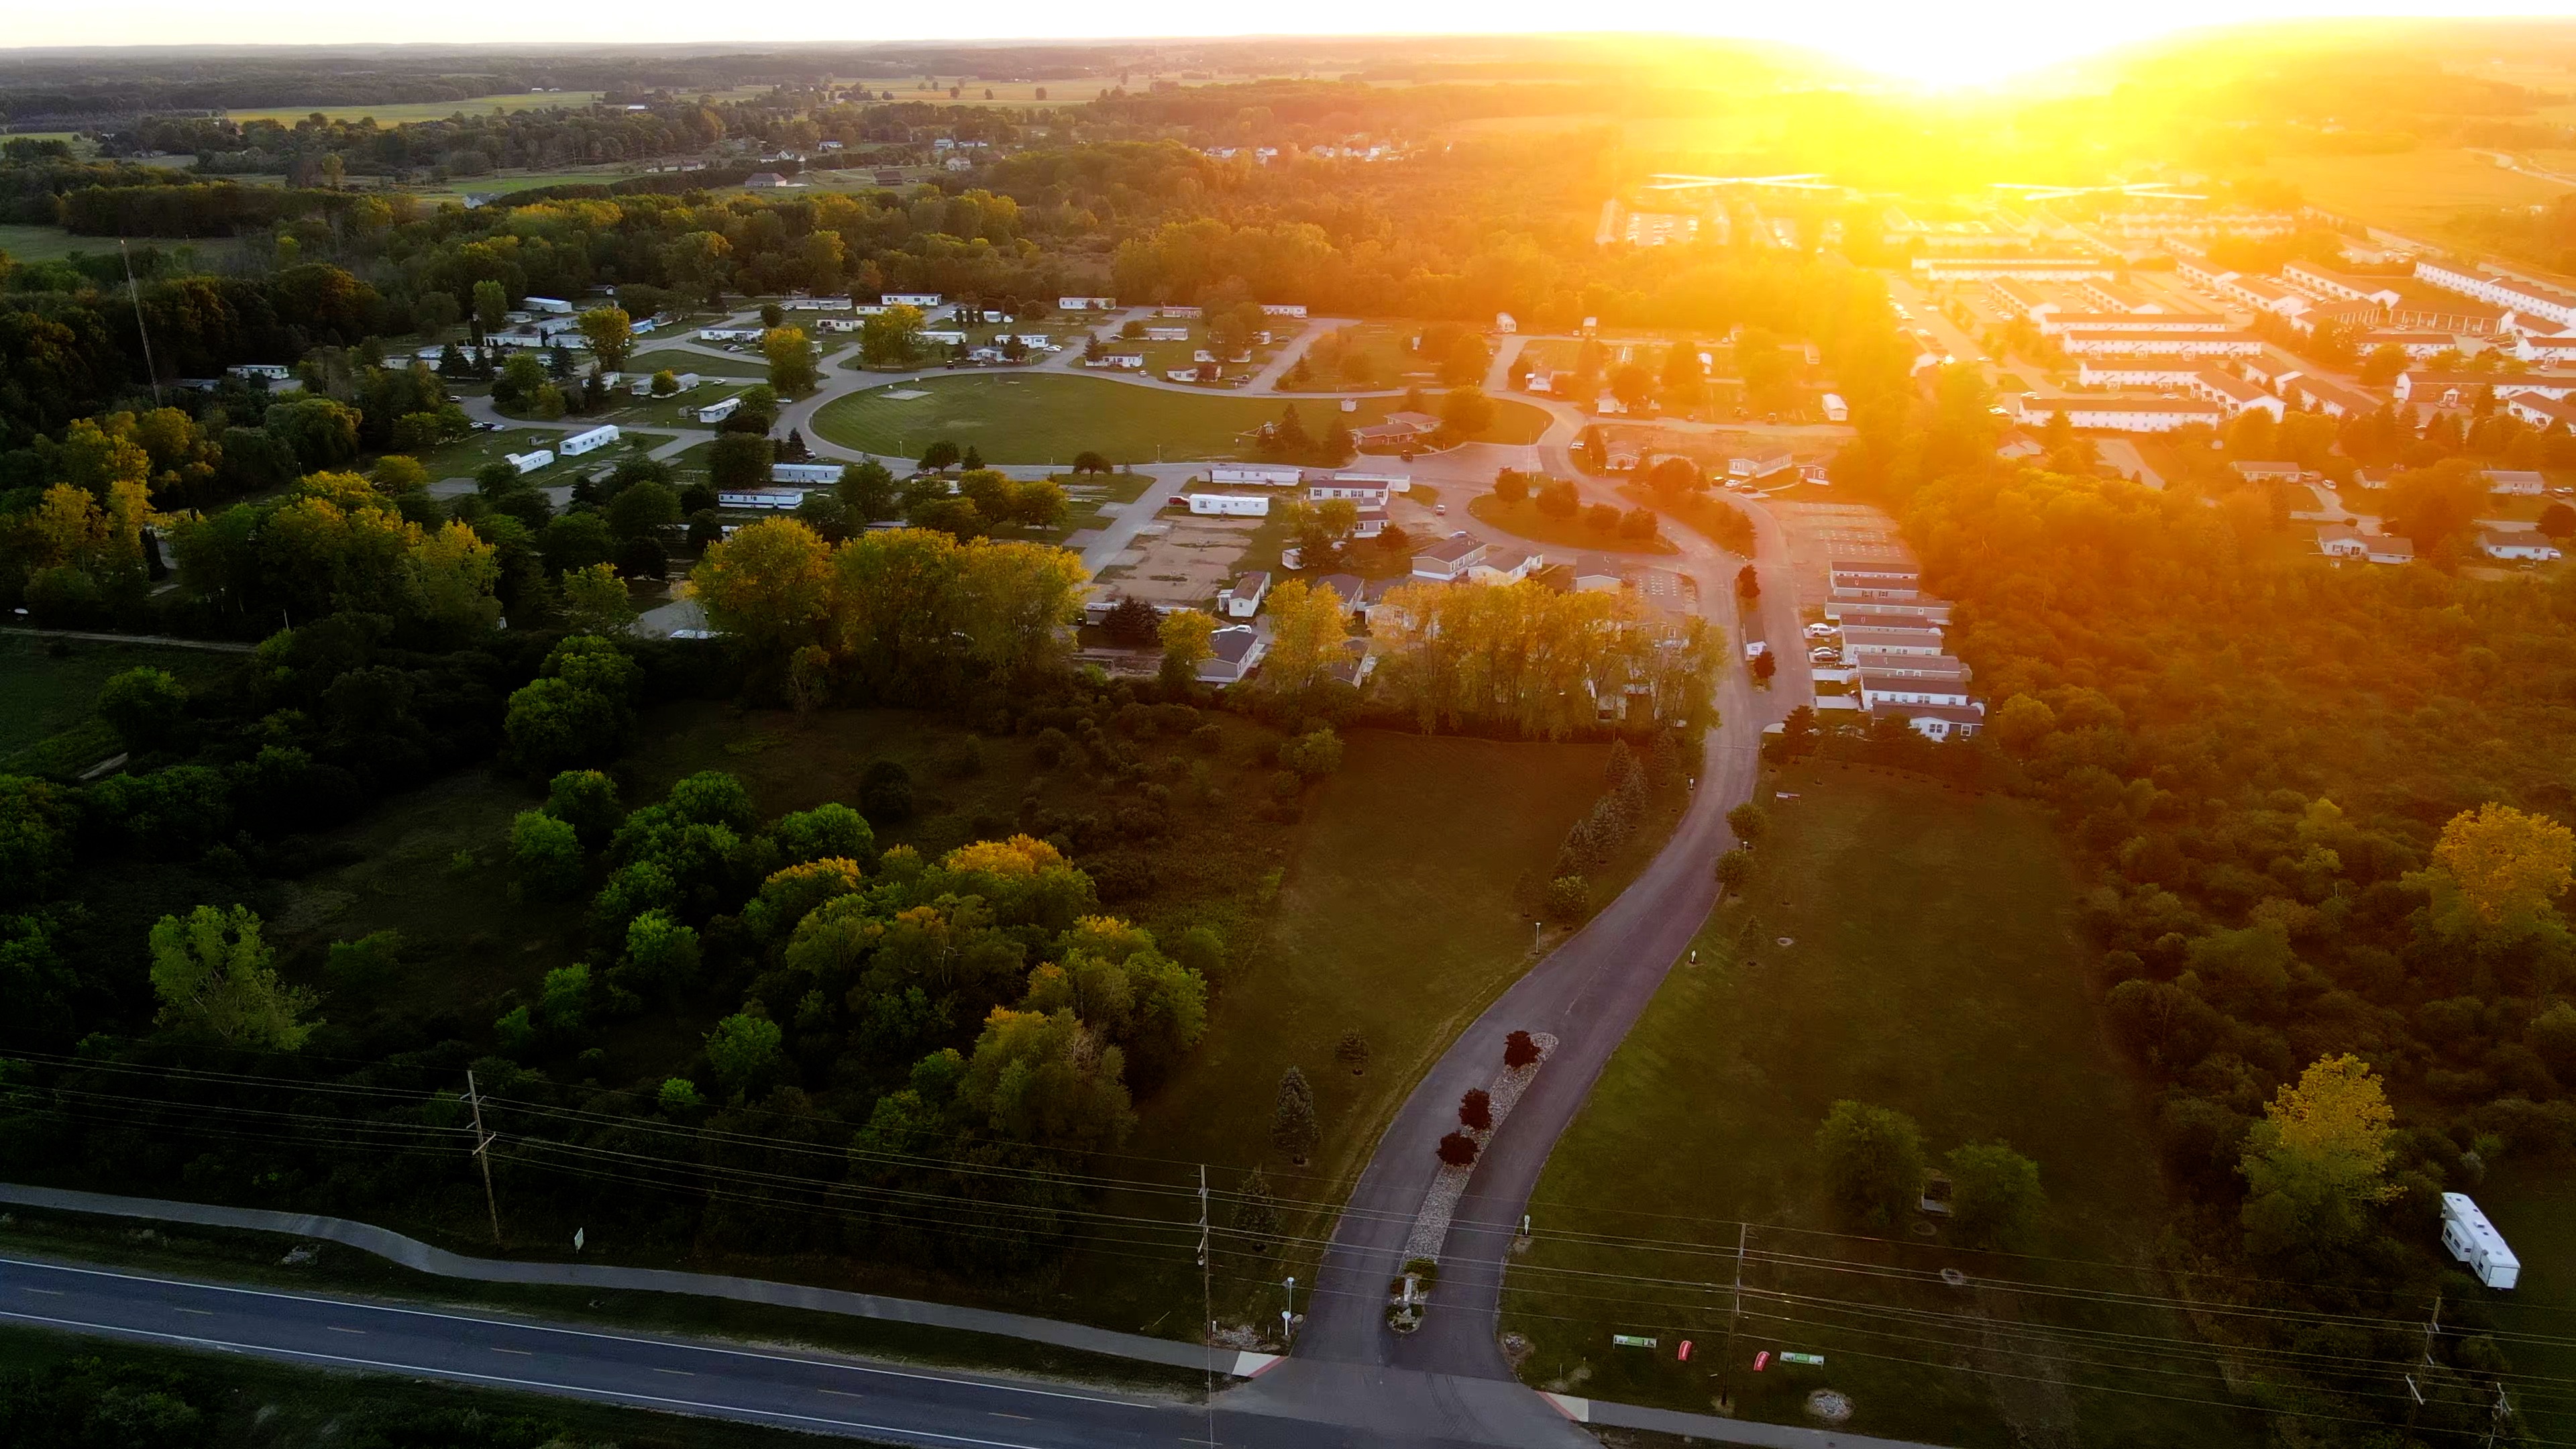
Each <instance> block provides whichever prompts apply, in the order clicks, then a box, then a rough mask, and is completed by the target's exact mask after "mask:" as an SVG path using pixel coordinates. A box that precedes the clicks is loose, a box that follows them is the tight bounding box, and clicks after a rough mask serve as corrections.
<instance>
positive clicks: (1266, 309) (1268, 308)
mask: <svg viewBox="0 0 2576 1449" xmlns="http://www.w3.org/2000/svg"><path fill="white" fill-rule="evenodd" d="M1261 315H1262V316H1264V317H1303V316H1305V315H1306V304H1305V303H1303V302H1264V303H1262V304H1261Z"/></svg>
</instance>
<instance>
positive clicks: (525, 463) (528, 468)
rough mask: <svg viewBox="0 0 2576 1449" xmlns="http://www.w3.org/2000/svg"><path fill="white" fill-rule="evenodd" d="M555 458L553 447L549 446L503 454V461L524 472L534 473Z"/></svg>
mask: <svg viewBox="0 0 2576 1449" xmlns="http://www.w3.org/2000/svg"><path fill="white" fill-rule="evenodd" d="M554 460H555V455H554V452H553V450H552V449H548V448H539V449H537V450H536V451H535V452H533V453H505V454H503V455H502V461H503V462H505V463H508V464H509V465H510V466H511V467H513V468H516V469H518V470H519V471H520V472H522V473H534V472H535V471H537V470H538V469H539V468H543V467H545V466H547V465H548V464H550V463H552V462H554Z"/></svg>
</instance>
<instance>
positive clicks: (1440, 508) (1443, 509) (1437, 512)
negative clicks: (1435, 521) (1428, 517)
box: [1431, 503, 1449, 518]
mask: <svg viewBox="0 0 2576 1449" xmlns="http://www.w3.org/2000/svg"><path fill="white" fill-rule="evenodd" d="M1431 512H1432V513H1433V515H1434V516H1436V517H1440V518H1447V517H1448V516H1449V505H1448V504H1446V503H1434V504H1432V505H1431Z"/></svg>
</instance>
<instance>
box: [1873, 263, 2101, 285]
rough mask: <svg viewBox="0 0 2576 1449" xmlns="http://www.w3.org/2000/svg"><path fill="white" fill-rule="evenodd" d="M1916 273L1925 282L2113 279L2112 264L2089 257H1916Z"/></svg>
mask: <svg viewBox="0 0 2576 1449" xmlns="http://www.w3.org/2000/svg"><path fill="white" fill-rule="evenodd" d="M1914 271H1915V274H1916V275H1917V276H1918V277H1920V278H1921V279H1922V280H1924V281H1926V282H1990V281H1993V280H1994V279H1996V278H1998V277H2005V278H2010V279H2012V280H2015V281H2022V282H2081V281H2083V280H2085V279H2086V278H2089V277H2104V278H2107V277H2110V276H2111V275H2112V272H2113V268H2112V266H2111V264H2110V263H2108V262H2102V261H2096V260H2094V259H2092V258H2090V257H1916V258H1915V259H1914Z"/></svg>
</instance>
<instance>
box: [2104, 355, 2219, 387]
mask: <svg viewBox="0 0 2576 1449" xmlns="http://www.w3.org/2000/svg"><path fill="white" fill-rule="evenodd" d="M2208 366H2209V362H2208V360H2207V359H2205V358H2199V357H2187V356H2184V355H2183V354H2181V353H2179V352H2147V353H2127V354H2121V355H2117V356H2109V357H2094V356H2090V355H2087V356H2084V357H2079V358H2077V359H2075V385H2076V386H2078V387H2189V386H2191V384H2192V382H2193V381H2194V380H2195V379H2196V378H2198V377H2199V376H2200V374H2201V373H2202V372H2203V371H2204V370H2206V369H2207V368H2208Z"/></svg>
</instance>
